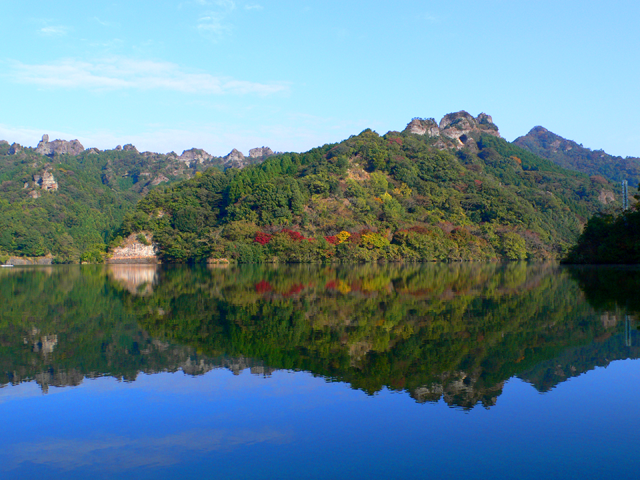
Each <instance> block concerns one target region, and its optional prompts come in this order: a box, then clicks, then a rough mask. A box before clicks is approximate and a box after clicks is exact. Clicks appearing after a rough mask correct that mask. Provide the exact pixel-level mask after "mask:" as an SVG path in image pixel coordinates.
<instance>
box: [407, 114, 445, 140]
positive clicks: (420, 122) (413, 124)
mask: <svg viewBox="0 0 640 480" xmlns="http://www.w3.org/2000/svg"><path fill="white" fill-rule="evenodd" d="M405 131H408V132H409V133H415V134H417V135H428V136H429V137H437V136H439V135H440V129H439V128H438V124H437V123H436V121H435V119H433V118H426V119H425V118H414V119H413V120H411V121H410V122H409V125H407V128H405Z"/></svg>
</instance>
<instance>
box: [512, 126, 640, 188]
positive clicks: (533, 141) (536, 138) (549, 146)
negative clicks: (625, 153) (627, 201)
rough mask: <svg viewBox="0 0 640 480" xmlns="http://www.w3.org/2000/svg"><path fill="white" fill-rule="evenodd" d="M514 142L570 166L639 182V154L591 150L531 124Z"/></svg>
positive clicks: (635, 184) (634, 185) (595, 173)
mask: <svg viewBox="0 0 640 480" xmlns="http://www.w3.org/2000/svg"><path fill="white" fill-rule="evenodd" d="M513 143H514V144H516V145H518V146H519V147H522V148H524V149H526V150H529V151H530V152H532V153H534V154H536V155H539V156H541V157H543V158H547V159H549V160H551V161H552V162H554V163H556V164H558V165H560V166H561V167H564V168H568V169H570V170H576V171H578V172H583V173H586V174H587V175H601V176H603V177H605V178H607V179H609V180H612V181H615V182H620V181H622V180H627V181H628V182H629V185H630V186H632V187H637V186H638V183H640V158H635V157H626V158H623V157H616V156H613V155H609V154H608V153H606V152H604V151H602V150H591V149H589V148H585V147H583V146H582V145H580V144H578V143H576V142H574V141H572V140H567V139H565V138H562V137H561V136H559V135H556V134H555V133H553V132H550V131H549V130H547V129H546V128H543V127H534V128H532V129H531V131H530V132H529V133H527V134H526V135H524V136H522V137H518V138H516V139H515V140H514V141H513Z"/></svg>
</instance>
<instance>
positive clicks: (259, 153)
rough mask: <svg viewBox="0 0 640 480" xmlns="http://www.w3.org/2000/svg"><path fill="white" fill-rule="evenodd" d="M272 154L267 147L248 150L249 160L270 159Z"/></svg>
mask: <svg viewBox="0 0 640 480" xmlns="http://www.w3.org/2000/svg"><path fill="white" fill-rule="evenodd" d="M273 154H274V153H273V150H271V149H270V148H269V147H257V148H252V149H251V150H249V156H250V157H251V158H265V157H270V156H272V155H273Z"/></svg>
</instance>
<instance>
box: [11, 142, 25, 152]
mask: <svg viewBox="0 0 640 480" xmlns="http://www.w3.org/2000/svg"><path fill="white" fill-rule="evenodd" d="M21 151H22V145H20V144H19V143H12V144H11V147H10V148H9V155H17V154H19V153H20V152H21Z"/></svg>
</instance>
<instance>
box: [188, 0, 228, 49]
mask: <svg viewBox="0 0 640 480" xmlns="http://www.w3.org/2000/svg"><path fill="white" fill-rule="evenodd" d="M196 3H198V4H200V5H203V6H206V7H208V9H207V11H206V12H203V13H202V14H201V15H200V17H199V18H198V24H197V27H196V28H197V29H198V32H200V34H202V35H203V36H205V37H208V38H209V39H211V40H214V41H217V40H220V39H221V38H222V37H224V36H226V35H229V34H230V33H231V32H232V31H233V25H232V24H231V23H230V22H228V21H227V18H228V16H229V15H230V14H231V12H233V11H234V10H235V9H236V2H235V1H234V0H196Z"/></svg>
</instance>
